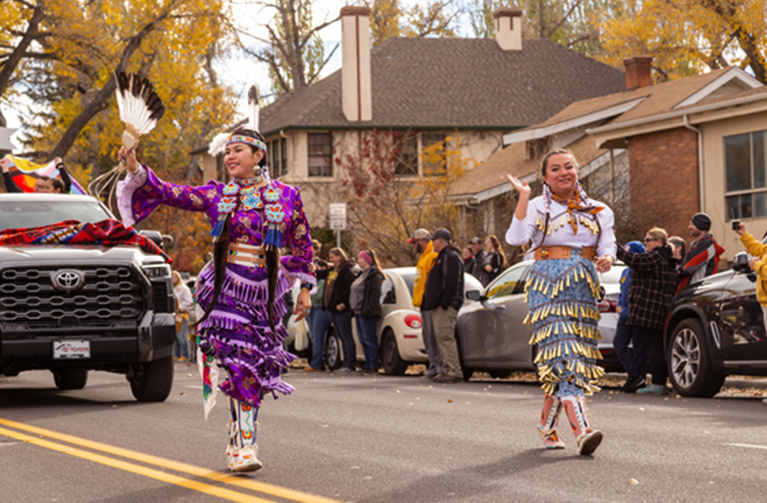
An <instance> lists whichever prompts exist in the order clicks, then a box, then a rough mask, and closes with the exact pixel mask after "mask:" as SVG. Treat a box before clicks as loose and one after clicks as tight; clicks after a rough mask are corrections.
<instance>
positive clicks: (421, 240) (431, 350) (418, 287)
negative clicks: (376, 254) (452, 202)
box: [407, 229, 445, 379]
mask: <svg viewBox="0 0 767 503" xmlns="http://www.w3.org/2000/svg"><path fill="white" fill-rule="evenodd" d="M407 242H408V243H409V244H412V245H413V246H415V251H416V252H417V253H418V254H419V257H418V263H417V264H416V266H415V281H414V282H413V306H414V307H421V304H422V303H423V291H424V288H425V287H426V276H428V274H429V271H431V268H432V267H434V262H435V261H436V260H437V255H438V253H437V252H435V251H434V248H433V246H432V242H431V232H429V231H427V230H426V229H418V230H417V231H415V232H413V235H412V236H411V237H410V239H408V240H407ZM421 334H422V337H423V345H424V346H425V347H426V354H427V355H428V357H429V368H428V370H427V371H426V377H429V378H431V379H434V378H436V377H437V376H439V375H441V374H442V373H443V372H444V370H445V369H444V366H443V364H442V355H441V354H440V353H439V347H438V346H437V338H436V336H435V334H434V323H433V321H432V319H431V313H430V312H429V311H423V310H422V311H421Z"/></svg>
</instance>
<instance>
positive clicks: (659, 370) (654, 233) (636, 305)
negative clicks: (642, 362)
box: [618, 227, 677, 395]
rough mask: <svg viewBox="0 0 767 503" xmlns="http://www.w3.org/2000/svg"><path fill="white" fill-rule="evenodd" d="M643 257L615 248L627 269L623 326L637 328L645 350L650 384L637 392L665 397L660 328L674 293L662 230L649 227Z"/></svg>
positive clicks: (672, 269)
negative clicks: (627, 306) (626, 296)
mask: <svg viewBox="0 0 767 503" xmlns="http://www.w3.org/2000/svg"><path fill="white" fill-rule="evenodd" d="M644 245H645V249H646V251H645V253H632V252H630V251H626V250H625V249H623V248H620V247H619V248H618V259H619V260H622V261H623V262H624V263H625V264H626V265H627V266H629V267H630V268H631V271H632V272H631V286H630V288H629V316H628V320H627V321H626V325H628V326H634V327H638V328H639V336H640V337H641V338H642V341H643V342H644V344H645V347H646V348H647V365H648V366H649V368H650V373H651V374H652V382H651V383H650V384H648V385H647V386H645V387H644V388H640V389H638V390H637V393H639V394H643V395H665V394H666V393H668V389H667V388H666V379H667V378H668V368H667V367H666V358H665V356H664V351H663V324H664V323H665V321H666V315H667V314H668V310H669V306H670V304H671V299H672V297H673V296H674V292H675V291H676V286H677V285H676V283H677V272H676V264H677V259H676V258H674V255H673V252H672V251H671V247H670V246H669V245H668V234H667V233H666V231H665V230H663V229H660V228H658V227H653V228H652V229H650V230H649V231H647V235H646V236H645V238H644Z"/></svg>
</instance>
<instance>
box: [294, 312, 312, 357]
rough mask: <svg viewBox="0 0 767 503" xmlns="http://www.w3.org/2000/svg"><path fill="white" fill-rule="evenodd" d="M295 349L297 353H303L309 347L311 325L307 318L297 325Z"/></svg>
mask: <svg viewBox="0 0 767 503" xmlns="http://www.w3.org/2000/svg"><path fill="white" fill-rule="evenodd" d="M293 347H294V348H295V349H296V351H303V350H304V349H306V348H308V347H309V324H308V323H307V322H306V318H304V319H302V320H301V321H299V322H298V323H297V324H296V338H295V340H294V341H293Z"/></svg>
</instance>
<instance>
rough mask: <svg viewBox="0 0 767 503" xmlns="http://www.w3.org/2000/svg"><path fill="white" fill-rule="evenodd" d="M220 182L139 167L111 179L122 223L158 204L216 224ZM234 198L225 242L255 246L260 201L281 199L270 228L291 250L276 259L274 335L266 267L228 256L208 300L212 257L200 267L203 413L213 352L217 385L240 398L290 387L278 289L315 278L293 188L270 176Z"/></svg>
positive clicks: (253, 401) (254, 398) (252, 400)
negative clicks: (216, 291) (170, 178)
mask: <svg viewBox="0 0 767 503" xmlns="http://www.w3.org/2000/svg"><path fill="white" fill-rule="evenodd" d="M232 183H233V182H230V184H232ZM226 186H227V185H226V184H224V183H221V182H218V181H214V180H211V181H210V182H208V183H207V184H206V185H203V186H201V187H189V186H186V185H175V184H172V183H168V182H165V181H163V180H160V179H159V178H158V177H157V175H155V173H154V172H153V171H152V170H151V169H149V168H148V167H146V166H142V167H141V168H140V169H139V171H138V172H137V173H136V174H135V175H131V174H128V176H127V177H126V179H125V180H124V181H122V182H120V183H119V184H118V190H117V201H118V207H119V209H120V213H121V215H122V217H123V222H124V223H125V224H126V225H133V224H135V223H136V222H139V221H141V220H143V219H144V218H146V217H147V216H148V215H149V214H150V213H151V212H152V211H153V210H154V209H155V208H157V207H158V206H159V205H161V204H165V205H168V206H172V207H174V208H180V209H183V210H189V211H204V212H205V213H206V214H207V215H208V218H209V219H210V221H211V224H215V223H216V221H217V220H218V218H219V209H220V208H221V207H222V206H221V205H219V202H220V201H221V200H222V199H224V197H225V195H224V188H225V187H226ZM265 197H267V199H265ZM230 199H231V198H230ZM237 199H238V204H237V206H236V208H235V210H234V211H232V212H231V214H230V216H229V218H230V222H229V241H230V243H238V244H246V245H252V246H262V245H263V243H264V238H265V235H266V225H267V221H266V219H265V215H264V207H265V206H266V207H267V209H274V208H277V209H278V210H279V209H280V206H281V210H282V215H283V216H282V218H281V221H280V223H279V224H276V225H273V226H272V227H273V229H275V230H276V231H278V232H279V233H280V234H281V238H280V239H281V244H282V247H288V248H289V249H290V250H291V253H292V255H287V256H282V258H281V260H280V270H279V274H278V279H277V287H276V290H275V301H274V322H275V323H274V326H275V330H276V331H277V333H276V334H272V333H271V329H270V327H269V319H268V316H267V307H266V306H267V301H268V296H269V295H268V288H267V283H268V281H267V272H266V269H265V268H263V267H257V266H256V267H246V266H242V265H239V264H234V263H230V262H227V263H226V276H225V278H224V283H223V286H222V288H221V293H220V295H219V297H218V298H217V299H212V296H213V280H214V267H213V263H212V262H211V263H209V264H207V266H206V267H205V268H204V269H203V270H202V272H201V273H200V275H199V278H198V288H197V291H196V293H195V297H196V299H197V302H198V304H199V305H200V307H202V308H203V309H207V307H208V306H209V305H210V303H211V302H214V303H215V305H214V308H213V311H212V312H211V314H210V316H208V318H207V319H206V320H204V321H203V323H201V324H200V325H199V326H198V332H199V333H200V349H201V350H202V352H203V354H204V355H205V358H204V359H205V362H204V363H205V364H206V365H205V366H204V367H203V368H204V370H203V381H204V384H205V390H204V394H205V400H206V413H207V411H208V408H207V403H208V401H209V399H210V398H211V394H213V396H214V394H215V391H214V390H213V389H211V388H212V386H215V382H213V381H215V379H213V381H212V380H211V378H210V376H211V373H217V372H216V370H215V367H214V365H213V361H214V359H215V360H216V361H217V363H218V365H219V366H221V367H223V368H224V369H225V370H226V373H227V379H226V380H225V381H224V382H223V383H222V384H221V385H220V389H221V391H223V392H224V394H226V395H227V396H229V397H232V398H235V399H237V400H239V401H241V402H245V403H247V404H249V405H252V406H254V407H260V405H261V400H262V398H263V397H264V396H265V395H266V394H267V393H270V392H271V393H272V394H275V392H277V391H279V392H280V393H284V394H288V393H290V392H291V391H293V387H292V386H290V385H289V384H287V383H284V382H282V381H281V380H280V373H281V370H282V369H283V368H284V367H287V366H288V365H289V364H290V362H291V361H292V360H293V359H294V358H295V356H293V355H292V354H290V353H288V352H286V351H285V350H283V349H282V341H283V339H285V337H287V335H288V332H287V330H286V329H285V327H284V326H283V325H282V322H281V320H282V317H283V316H284V315H285V313H286V312H287V307H286V305H285V293H286V292H288V291H289V290H290V289H291V288H292V287H293V286H294V285H295V284H296V283H297V282H302V283H311V284H312V285H314V284H315V283H316V277H315V272H314V264H313V263H312V240H311V236H310V235H309V224H308V222H307V220H306V215H305V214H304V209H303V203H302V202H301V195H300V192H299V190H298V188H296V187H292V186H290V185H286V184H284V183H281V182H278V181H275V180H272V181H270V182H269V185H267V186H266V187H262V188H260V189H256V190H255V191H251V192H250V193H248V194H247V197H245V193H244V192H240V196H239V197H237ZM267 201H271V202H272V204H269V203H267ZM265 203H266V204H265ZM224 211H226V210H224ZM273 214H274V213H272V215H273ZM277 214H278V215H279V214H280V213H279V211H278V212H277ZM272 220H274V218H273V217H272ZM272 232H273V231H272ZM275 397H276V395H275ZM210 407H212V404H211V405H210Z"/></svg>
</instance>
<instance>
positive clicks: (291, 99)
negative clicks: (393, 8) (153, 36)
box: [204, 7, 624, 227]
mask: <svg viewBox="0 0 767 503" xmlns="http://www.w3.org/2000/svg"><path fill="white" fill-rule="evenodd" d="M369 15H370V12H369V10H368V9H367V8H365V7H344V8H343V9H342V10H341V23H342V68H341V69H340V70H338V71H336V72H335V73H333V74H331V75H329V76H328V77H326V78H324V79H323V80H321V81H319V82H317V83H316V84H313V85H311V86H309V87H308V88H305V89H301V90H298V91H294V92H290V93H288V94H286V95H284V96H281V97H280V98H278V99H277V100H276V101H275V102H273V103H271V104H270V105H268V106H266V107H264V108H263V109H262V110H261V132H262V133H263V134H264V136H265V138H266V140H267V142H268V145H269V153H268V156H269V163H270V166H271V169H272V175H273V176H276V177H279V178H280V179H282V180H284V181H285V182H286V183H290V184H295V185H298V186H299V187H300V188H301V191H302V194H303V199H304V203H305V206H306V210H307V214H308V216H309V219H310V222H311V223H312V225H313V226H317V227H323V226H325V222H326V220H327V217H328V205H329V203H332V202H341V201H338V199H339V197H340V196H339V190H338V189H339V183H340V181H341V180H342V178H343V177H344V173H343V172H342V171H343V170H342V169H341V166H339V162H338V159H339V158H340V157H341V156H342V155H344V154H346V153H352V154H354V153H358V152H359V151H360V145H361V143H362V141H363V139H364V135H371V134H374V132H376V131H378V132H380V131H385V132H391V131H394V132H397V134H399V135H400V136H399V138H400V140H401V141H402V148H401V155H400V159H401V160H400V161H398V162H397V164H396V168H395V169H396V173H397V175H398V176H401V177H415V176H418V175H420V174H428V173H429V170H428V169H427V168H428V166H427V167H425V166H423V162H422V160H421V155H420V154H421V153H422V152H423V150H424V148H426V147H428V146H429V145H433V144H435V143H438V142H444V141H445V139H446V138H447V137H451V138H453V140H452V141H453V142H457V141H458V140H460V143H455V145H454V146H453V148H455V146H457V145H460V150H461V154H462V155H463V156H464V157H465V158H468V159H472V160H473V161H474V162H475V163H481V162H483V161H485V160H487V159H488V158H490V156H492V155H493V154H494V153H496V152H498V151H500V150H501V149H502V147H503V136H504V135H505V134H508V133H510V132H512V131H515V130H518V129H521V128H524V127H526V126H529V125H531V124H537V123H540V122H542V121H544V120H545V119H546V118H548V117H550V116H552V115H554V114H556V113H557V112H559V111H560V110H562V109H563V108H565V107H566V106H568V105H569V104H571V103H573V102H575V101H580V100H584V99H588V98H594V97H597V96H602V95H606V94H610V93H615V92H617V91H619V90H621V89H623V82H624V74H623V72H621V71H620V70H617V69H615V68H612V67H610V66H608V65H605V64H602V63H600V62H598V61H596V60H594V59H591V58H588V57H586V56H583V55H581V54H579V53H577V52H574V51H572V50H570V49H567V48H565V47H563V46H561V45H559V44H556V43H555V42H553V41H551V40H548V39H530V40H528V39H525V40H523V39H522V13H521V11H520V10H519V9H516V8H504V9H499V10H497V11H496V12H495V14H494V15H495V19H496V25H497V36H496V39H494V40H493V39H460V38H392V39H388V40H385V41H383V42H382V43H380V44H379V45H377V46H376V47H375V48H373V49H372V50H371V47H370V28H369ZM361 164H363V165H364V163H361ZM204 166H205V169H206V173H205V176H206V178H211V177H217V175H220V172H218V173H217V172H216V163H215V161H214V160H212V159H209V158H208V159H206V160H205V161H204ZM219 168H220V165H219Z"/></svg>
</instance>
